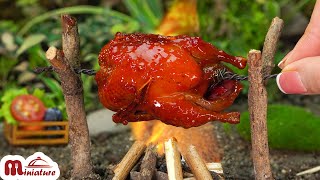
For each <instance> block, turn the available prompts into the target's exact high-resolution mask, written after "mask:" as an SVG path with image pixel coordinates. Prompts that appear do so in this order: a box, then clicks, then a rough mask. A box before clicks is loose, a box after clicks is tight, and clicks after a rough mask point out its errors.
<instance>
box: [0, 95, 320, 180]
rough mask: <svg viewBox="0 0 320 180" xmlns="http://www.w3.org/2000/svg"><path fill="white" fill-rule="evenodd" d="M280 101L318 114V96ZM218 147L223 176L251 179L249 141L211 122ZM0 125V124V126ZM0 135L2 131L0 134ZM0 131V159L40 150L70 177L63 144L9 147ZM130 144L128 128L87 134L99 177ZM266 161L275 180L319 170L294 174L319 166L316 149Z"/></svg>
mask: <svg viewBox="0 0 320 180" xmlns="http://www.w3.org/2000/svg"><path fill="white" fill-rule="evenodd" d="M246 101H247V100H246V98H241V97H240V98H239V99H238V100H237V102H236V104H234V105H233V106H232V110H236V111H240V112H243V111H244V110H246V109H247V105H246ZM281 101H282V102H283V103H290V104H295V105H299V106H302V107H308V108H309V109H310V110H311V111H313V112H314V113H315V114H318V115H320V105H319V102H320V96H312V97H311V96H309V97H308V96H287V97H281ZM0 125H1V124H0ZM214 126H215V132H216V135H217V139H218V142H219V146H220V148H221V149H223V159H222V165H223V171H224V176H225V179H254V171H253V165H252V160H251V156H250V148H251V144H250V142H247V141H245V140H244V139H242V138H241V137H240V136H239V134H238V133H237V132H236V129H235V127H234V126H231V127H232V128H231V129H230V130H228V131H226V130H225V128H224V126H223V124H222V123H219V122H214ZM0 128H1V126H0ZM0 133H1V130H0ZM1 134H2V133H1ZM1 134H0V142H2V143H0V158H2V157H3V156H5V155H9V154H11V155H22V156H23V157H25V158H27V157H28V156H30V155H32V154H33V153H35V152H37V151H40V152H43V153H44V154H46V155H47V156H49V157H51V159H52V160H53V161H55V162H57V163H58V165H59V168H60V171H61V175H60V178H59V179H61V180H64V179H70V174H71V170H72V169H71V167H72V165H71V158H70V148H69V146H68V145H64V146H32V147H30V146H24V147H23V146H22V147H21V146H11V145H10V144H8V143H7V141H6V140H5V138H4V136H3V135H1ZM132 144H133V138H132V137H131V132H130V130H128V129H126V130H122V131H120V132H109V133H107V132H103V133H100V134H98V135H95V136H91V148H92V150H91V156H92V162H93V165H94V171H95V173H96V174H98V175H100V177H101V179H111V178H112V172H111V169H112V167H113V166H114V165H116V164H117V163H118V162H120V160H121V159H122V157H123V156H124V155H125V154H126V152H127V151H128V149H129V148H130V147H131V145H132ZM270 162H271V167H272V172H273V175H274V177H275V178H276V179H296V180H300V179H308V180H316V179H320V171H318V172H316V173H313V174H307V175H302V176H296V174H297V173H299V172H301V171H304V170H306V169H310V168H313V167H316V166H319V165H320V152H297V151H285V150H273V149H271V150H270Z"/></svg>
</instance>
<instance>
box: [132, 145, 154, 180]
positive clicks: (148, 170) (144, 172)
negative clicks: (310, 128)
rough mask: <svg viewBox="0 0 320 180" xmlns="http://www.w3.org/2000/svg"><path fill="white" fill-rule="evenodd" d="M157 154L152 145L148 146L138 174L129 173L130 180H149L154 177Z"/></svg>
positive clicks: (134, 172)
mask: <svg viewBox="0 0 320 180" xmlns="http://www.w3.org/2000/svg"><path fill="white" fill-rule="evenodd" d="M156 163H157V154H156V152H155V147H154V146H153V145H150V146H148V148H147V150H146V154H145V156H144V157H143V159H142V162H141V166H140V172H136V171H132V172H130V177H131V179H141V180H151V179H154V178H153V177H154V176H156Z"/></svg>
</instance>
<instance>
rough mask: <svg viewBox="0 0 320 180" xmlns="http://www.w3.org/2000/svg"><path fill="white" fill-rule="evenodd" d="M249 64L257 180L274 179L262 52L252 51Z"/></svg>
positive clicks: (253, 156) (250, 101)
mask: <svg viewBox="0 0 320 180" xmlns="http://www.w3.org/2000/svg"><path fill="white" fill-rule="evenodd" d="M248 63H249V70H248V71H249V94H248V101H249V112H250V122H251V144H252V158H253V166H254V172H255V178H256V179H259V180H260V179H272V173H271V168H270V162H269V147H268V131H267V120H266V119H267V102H268V101H267V100H268V99H267V91H266V88H265V86H264V85H263V77H262V60H261V52H260V51H258V50H251V51H250V52H249V55H248Z"/></svg>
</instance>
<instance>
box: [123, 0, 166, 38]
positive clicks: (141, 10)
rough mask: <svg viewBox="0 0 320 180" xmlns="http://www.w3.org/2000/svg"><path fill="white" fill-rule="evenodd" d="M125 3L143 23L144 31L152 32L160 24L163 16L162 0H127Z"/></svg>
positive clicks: (132, 13) (134, 16)
mask: <svg viewBox="0 0 320 180" xmlns="http://www.w3.org/2000/svg"><path fill="white" fill-rule="evenodd" d="M124 4H125V6H126V8H127V9H128V10H129V12H130V14H131V16H132V17H133V18H135V19H136V20H138V21H139V23H140V24H141V27H143V28H141V29H140V30H142V32H147V33H152V32H154V30H155V29H156V27H157V26H158V25H159V23H160V21H161V19H162V16H163V9H162V8H163V7H162V3H161V1H160V0H146V1H138V0H125V1H124Z"/></svg>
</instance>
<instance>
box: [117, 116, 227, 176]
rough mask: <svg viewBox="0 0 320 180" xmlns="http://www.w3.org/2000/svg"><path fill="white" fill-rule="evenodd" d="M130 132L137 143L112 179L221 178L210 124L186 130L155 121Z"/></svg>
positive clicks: (135, 127) (218, 152)
mask: <svg viewBox="0 0 320 180" xmlns="http://www.w3.org/2000/svg"><path fill="white" fill-rule="evenodd" d="M131 128H132V133H133V136H134V138H135V140H136V142H135V143H134V144H133V145H132V147H131V148H130V150H129V151H128V153H127V154H126V156H125V157H124V158H123V159H122V161H121V162H120V163H119V164H118V165H117V166H116V167H115V169H114V173H115V175H114V178H113V179H125V178H126V177H127V176H130V179H195V178H196V179H212V177H218V178H222V174H223V171H222V167H221V164H220V161H221V150H220V149H219V146H218V144H217V141H216V137H215V133H214V126H213V125H212V124H211V123H207V124H206V125H203V126H200V127H194V128H190V129H184V128H181V127H175V126H170V125H166V124H164V123H162V122H161V121H156V120H155V121H146V122H136V123H132V124H131ZM143 154H144V156H143ZM142 156H143V158H141V157H142ZM139 159H140V160H139Z"/></svg>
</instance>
